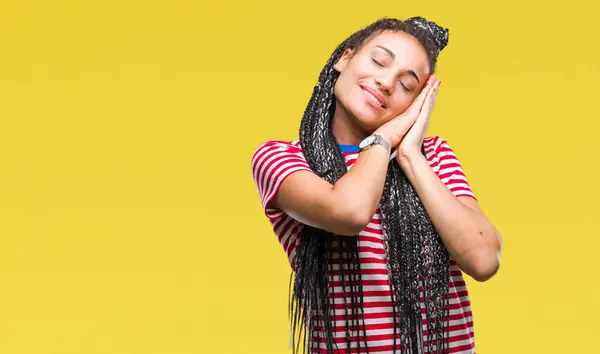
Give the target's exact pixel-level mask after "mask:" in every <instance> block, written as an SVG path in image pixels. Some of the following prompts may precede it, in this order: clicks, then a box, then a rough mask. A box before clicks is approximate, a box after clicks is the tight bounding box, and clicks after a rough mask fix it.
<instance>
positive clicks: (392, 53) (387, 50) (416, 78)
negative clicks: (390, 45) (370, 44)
mask: <svg viewBox="0 0 600 354" xmlns="http://www.w3.org/2000/svg"><path fill="white" fill-rule="evenodd" d="M375 48H381V49H383V50H385V51H386V52H387V53H388V54H389V55H390V56H391V57H392V59H396V54H394V52H392V51H391V50H389V49H387V48H386V47H382V46H380V45H376V46H375ZM408 73H409V74H410V75H411V76H412V77H414V78H415V80H417V82H418V83H421V81H419V77H418V76H417V74H416V73H415V72H414V71H412V70H409V71H408Z"/></svg>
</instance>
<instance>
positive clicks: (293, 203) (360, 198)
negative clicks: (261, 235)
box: [271, 145, 389, 236]
mask: <svg viewBox="0 0 600 354" xmlns="http://www.w3.org/2000/svg"><path fill="white" fill-rule="evenodd" d="M388 163H389V151H387V149H386V148H384V147H383V146H381V145H375V146H373V147H372V148H370V149H368V150H367V151H364V152H361V153H360V155H359V156H358V159H357V160H356V162H355V163H354V166H353V167H352V169H350V171H348V173H347V174H345V175H344V176H343V177H342V178H340V180H338V181H337V183H335V185H332V184H330V183H328V182H326V181H324V180H323V179H321V178H320V177H319V176H317V175H316V174H314V173H313V172H310V171H298V172H296V173H294V174H293V175H291V176H289V177H288V178H287V179H286V180H285V181H283V182H282V184H281V187H280V188H279V192H278V193H277V194H276V195H275V197H274V198H273V199H272V201H271V206H272V207H275V208H279V209H281V210H283V211H284V212H285V213H286V214H288V215H290V216H291V217H293V218H294V219H296V220H298V221H300V222H302V223H303V224H306V225H310V226H314V227H317V228H320V229H323V230H327V231H330V232H333V233H337V234H340V235H349V236H352V235H356V234H357V233H359V232H360V231H361V230H362V229H363V228H364V227H365V226H366V225H367V224H368V223H369V221H370V220H371V217H372V216H373V214H375V210H376V209H377V206H378V205H379V200H380V199H381V194H382V192H383V186H384V183H385V178H386V174H387V168H388Z"/></svg>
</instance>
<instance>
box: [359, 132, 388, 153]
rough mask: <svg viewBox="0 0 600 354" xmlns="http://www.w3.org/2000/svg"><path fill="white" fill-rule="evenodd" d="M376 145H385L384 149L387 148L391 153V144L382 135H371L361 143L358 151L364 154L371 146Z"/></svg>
mask: <svg viewBox="0 0 600 354" xmlns="http://www.w3.org/2000/svg"><path fill="white" fill-rule="evenodd" d="M375 144H380V145H383V147H384V148H386V149H387V151H388V152H389V151H390V144H389V143H388V142H387V141H386V140H385V139H384V138H383V137H382V136H381V135H377V134H373V135H369V136H368V137H366V138H364V139H363V141H361V142H360V144H359V145H358V151H361V152H362V151H365V150H368V149H369V148H370V147H371V146H373V145H375Z"/></svg>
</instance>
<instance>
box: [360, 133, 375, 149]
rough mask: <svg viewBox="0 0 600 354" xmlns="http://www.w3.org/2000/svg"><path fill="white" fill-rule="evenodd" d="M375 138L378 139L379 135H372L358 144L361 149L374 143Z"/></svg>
mask: <svg viewBox="0 0 600 354" xmlns="http://www.w3.org/2000/svg"><path fill="white" fill-rule="evenodd" d="M375 139H377V137H375V136H374V135H370V136H368V137H366V138H364V140H363V141H361V142H360V145H358V147H359V148H360V149H364V148H366V147H367V146H369V145H372V144H373V143H374V142H375Z"/></svg>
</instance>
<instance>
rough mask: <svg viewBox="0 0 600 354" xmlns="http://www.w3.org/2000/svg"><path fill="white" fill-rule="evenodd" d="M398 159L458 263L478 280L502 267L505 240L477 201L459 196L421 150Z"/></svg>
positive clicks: (484, 278) (486, 278) (485, 278)
mask: <svg viewBox="0 0 600 354" xmlns="http://www.w3.org/2000/svg"><path fill="white" fill-rule="evenodd" d="M398 161H399V163H400V166H401V167H402V170H403V171H404V173H405V174H406V176H407V177H408V179H409V180H410V182H411V184H412V185H413V186H414V188H415V190H416V191H417V194H418V195H419V198H420V199H421V202H422V203H423V206H424V207H425V209H426V210H427V213H428V214H429V216H430V218H431V221H432V223H433V225H434V226H435V228H436V230H437V231H438V233H439V234H440V237H441V238H442V241H443V242H444V244H445V245H446V248H447V249H448V252H449V253H450V254H451V255H452V257H453V258H454V260H455V261H456V263H457V264H458V266H459V267H460V268H461V269H462V270H464V271H465V273H467V274H469V275H470V276H471V277H473V278H474V279H475V280H477V281H486V280H488V279H489V278H491V277H492V276H493V275H494V274H495V273H496V272H497V271H498V268H499V267H500V250H501V245H502V241H501V238H500V234H499V233H498V231H497V230H496V229H495V228H494V226H493V225H492V223H491V222H490V221H489V220H488V219H487V218H486V216H485V215H484V213H483V211H482V210H481V209H480V207H479V204H478V203H477V201H476V200H475V199H473V198H471V197H458V198H457V197H455V196H454V194H453V193H452V192H451V191H450V190H449V189H448V187H446V185H445V184H444V183H443V182H442V181H441V180H440V178H439V177H438V176H437V175H436V174H435V172H434V171H433V170H432V169H431V167H430V166H429V163H428V162H427V160H426V158H425V156H423V155H422V154H421V153H420V152H416V151H415V153H412V154H407V155H403V156H402V157H401V158H399V160H398Z"/></svg>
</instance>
